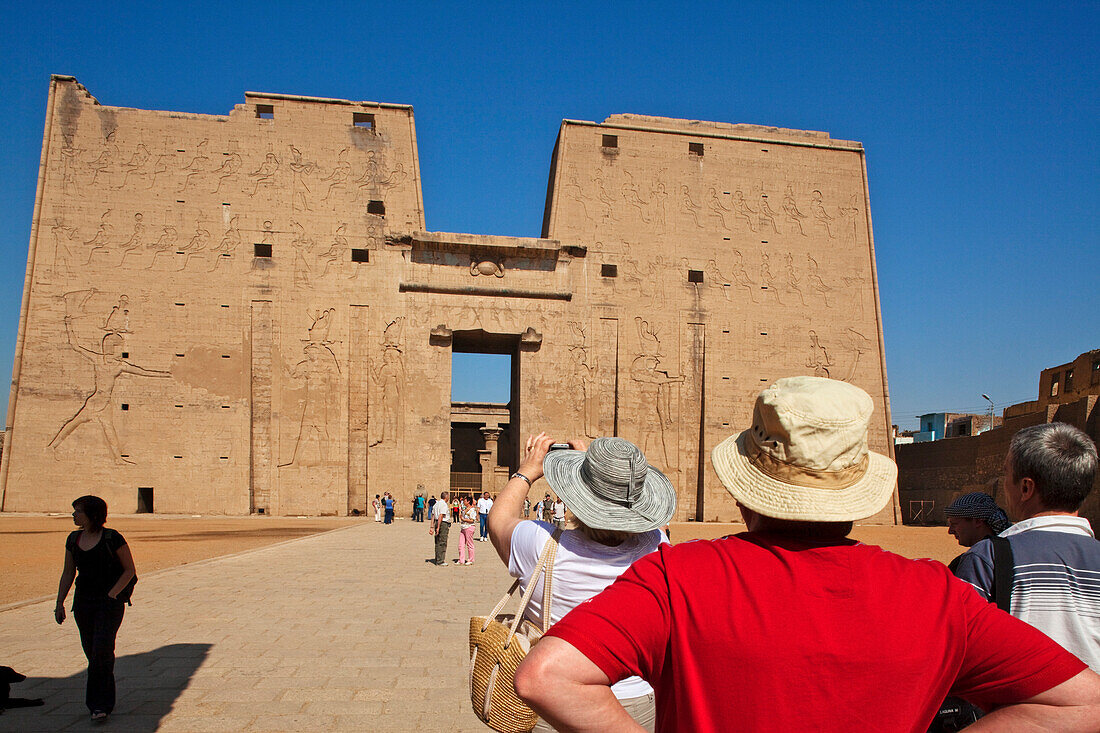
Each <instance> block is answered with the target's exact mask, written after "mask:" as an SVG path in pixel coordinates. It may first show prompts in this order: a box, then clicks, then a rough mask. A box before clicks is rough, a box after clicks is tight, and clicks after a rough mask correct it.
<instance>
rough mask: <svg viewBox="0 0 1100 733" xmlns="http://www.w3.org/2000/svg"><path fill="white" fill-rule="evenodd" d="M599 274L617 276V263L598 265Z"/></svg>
mask: <svg viewBox="0 0 1100 733" xmlns="http://www.w3.org/2000/svg"><path fill="white" fill-rule="evenodd" d="M600 275H601V276H602V277H618V276H619V266H618V265H600Z"/></svg>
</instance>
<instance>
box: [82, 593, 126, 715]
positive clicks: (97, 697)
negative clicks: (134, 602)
mask: <svg viewBox="0 0 1100 733" xmlns="http://www.w3.org/2000/svg"><path fill="white" fill-rule="evenodd" d="M125 610H126V604H124V603H123V602H122V601H112V600H111V599H110V598H102V599H98V600H80V599H77V600H76V602H75V603H74V604H73V619H74V620H75V621H76V627H77V628H78V629H79V630H80V645H81V646H82V647H84V656H86V657H87V658H88V688H87V690H86V692H85V694H84V703H85V704H86V705H87V706H88V710H90V711H91V712H93V713H94V712H95V711H97V710H102V711H103V712H105V713H109V712H111V711H113V710H114V709H115V635H116V634H118V627H119V626H121V625H122V616H123V614H124V613H125Z"/></svg>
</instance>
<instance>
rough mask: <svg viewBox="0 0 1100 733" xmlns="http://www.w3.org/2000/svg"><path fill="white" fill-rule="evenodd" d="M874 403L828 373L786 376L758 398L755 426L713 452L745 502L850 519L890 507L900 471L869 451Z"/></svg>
mask: <svg viewBox="0 0 1100 733" xmlns="http://www.w3.org/2000/svg"><path fill="white" fill-rule="evenodd" d="M873 411H874V403H873V402H872V400H871V396H870V395H868V394H867V393H866V392H864V391H863V390H862V389H860V388H859V387H855V386H853V385H851V384H847V383H846V382H839V381H837V380H835V379H825V378H822V377H788V378H786V379H780V380H779V381H777V382H776V383H775V384H773V385H772V386H770V387H768V388H767V389H765V390H764V391H763V392H761V393H760V395H759V396H758V397H757V398H756V407H755V408H754V410H753V417H752V427H751V428H749V429H748V430H746V431H744V432H742V433H741V434H740V435H735V436H731V437H729V438H727V439H726V440H724V441H722V442H721V443H719V444H718V445H717V446H716V447H715V448H714V450H713V451H712V452H711V464H712V465H713V466H714V470H715V472H716V473H717V474H718V478H720V479H721V480H722V483H723V484H724V485H725V487H726V490H727V491H729V492H730V494H732V495H733V498H734V499H736V500H737V501H738V502H739V503H740V504H741V505H743V506H745V507H748V508H749V509H751V510H753V511H754V512H756V513H758V514H762V515H764V516H767V517H774V518H776V519H789V520H795V521H808V522H846V521H852V520H855V519H865V518H866V517H870V516H872V515H873V514H875V513H877V512H878V511H879V510H880V509H882V508H883V507H884V506H886V504H887V502H889V500H890V497H891V496H892V495H893V493H894V487H895V485H896V483H897V476H898V469H897V466H896V465H895V464H894V462H893V461H892V460H890V459H889V458H887V457H886V456H883V455H879V454H878V453H872V452H871V451H869V450H868V449H867V425H868V422H869V421H870V417H871V413H872V412H873Z"/></svg>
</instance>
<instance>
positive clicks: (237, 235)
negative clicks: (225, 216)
mask: <svg viewBox="0 0 1100 733" xmlns="http://www.w3.org/2000/svg"><path fill="white" fill-rule="evenodd" d="M240 218H241V217H240V215H239V214H234V215H233V218H232V219H230V220H229V226H228V227H226V230H225V234H224V235H222V240H221V241H220V242H218V244H216V245H215V246H214V247H212V248H211V250H210V253H211V254H213V255H214V266H213V267H211V268H210V272H213V271H214V270H216V269H218V265H220V264H221V262H222V260H224V259H229V257H230V256H231V255H232V254H233V252H234V251H235V250H236V249H237V247H238V246H239V245H240V243H241V232H240V230H239V229H238V228H237V222H238V220H239V219H240Z"/></svg>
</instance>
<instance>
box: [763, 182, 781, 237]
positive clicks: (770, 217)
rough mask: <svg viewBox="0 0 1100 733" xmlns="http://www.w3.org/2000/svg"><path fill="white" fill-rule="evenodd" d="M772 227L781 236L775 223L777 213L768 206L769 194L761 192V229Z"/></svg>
mask: <svg viewBox="0 0 1100 733" xmlns="http://www.w3.org/2000/svg"><path fill="white" fill-rule="evenodd" d="M765 226H770V227H771V228H772V231H773V232H775V233H776V234H779V227H778V226H776V223H775V212H774V211H772V207H771V206H770V205H769V204H768V194H767V193H765V192H763V191H761V192H760V228H761V229H763V228H764V227H765Z"/></svg>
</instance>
